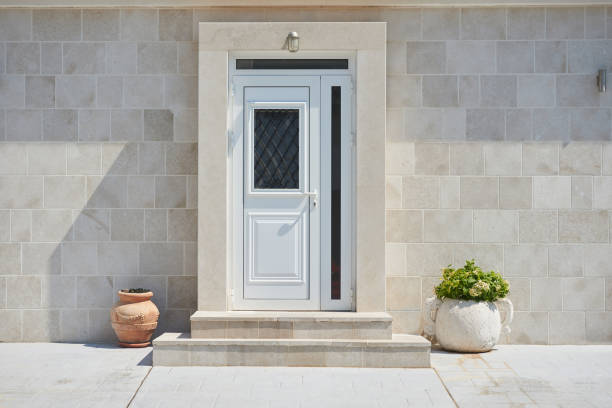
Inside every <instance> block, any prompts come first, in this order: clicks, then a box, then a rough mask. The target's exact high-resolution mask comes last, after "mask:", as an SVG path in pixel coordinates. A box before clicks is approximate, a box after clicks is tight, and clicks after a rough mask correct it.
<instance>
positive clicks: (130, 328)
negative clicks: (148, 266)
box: [110, 291, 159, 347]
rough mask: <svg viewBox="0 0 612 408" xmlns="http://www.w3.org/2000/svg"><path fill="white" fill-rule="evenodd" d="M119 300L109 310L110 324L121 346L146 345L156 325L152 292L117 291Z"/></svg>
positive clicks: (155, 311) (157, 311)
mask: <svg viewBox="0 0 612 408" xmlns="http://www.w3.org/2000/svg"><path fill="white" fill-rule="evenodd" d="M118 295H119V301H118V302H117V303H115V305H114V306H113V308H112V309H111V312H110V318H111V324H112V326H113V330H115V334H116V335H117V337H118V338H119V345H120V346H121V347H146V346H148V345H150V344H151V336H153V332H154V331H155V328H156V327H157V319H158V318H159V310H158V309H157V306H155V303H153V302H152V301H151V298H152V297H153V292H145V293H127V292H122V291H119V292H118Z"/></svg>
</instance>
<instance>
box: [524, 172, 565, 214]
mask: <svg viewBox="0 0 612 408" xmlns="http://www.w3.org/2000/svg"><path fill="white" fill-rule="evenodd" d="M571 190H572V187H571V177H557V176H541V177H534V178H533V204H534V207H535V208H571V206H572V198H571V197H572V193H571Z"/></svg>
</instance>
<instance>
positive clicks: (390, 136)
mask: <svg viewBox="0 0 612 408" xmlns="http://www.w3.org/2000/svg"><path fill="white" fill-rule="evenodd" d="M385 133H386V134H385V137H386V140H387V141H402V140H404V139H405V134H406V132H405V129H404V110H403V109H401V108H399V109H391V108H387V128H386V132H385Z"/></svg>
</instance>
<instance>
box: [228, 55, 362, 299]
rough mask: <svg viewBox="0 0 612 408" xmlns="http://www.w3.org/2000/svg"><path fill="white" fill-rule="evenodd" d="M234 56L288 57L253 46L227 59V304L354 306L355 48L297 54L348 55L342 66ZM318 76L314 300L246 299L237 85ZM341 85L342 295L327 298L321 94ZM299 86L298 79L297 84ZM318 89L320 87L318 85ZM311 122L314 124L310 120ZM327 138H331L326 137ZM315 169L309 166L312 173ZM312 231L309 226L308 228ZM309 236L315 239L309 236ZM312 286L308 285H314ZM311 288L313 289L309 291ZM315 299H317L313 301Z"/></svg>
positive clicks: (326, 105)
mask: <svg viewBox="0 0 612 408" xmlns="http://www.w3.org/2000/svg"><path fill="white" fill-rule="evenodd" d="M238 58H285V59H286V58H287V54H286V53H283V52H256V53H252V52H251V53H233V54H232V55H231V56H230V59H229V68H230V69H229V84H228V98H229V106H230V107H231V110H232V113H231V119H230V120H231V122H230V123H231V126H230V139H229V145H228V148H229V149H228V150H229V151H228V153H229V167H228V173H229V176H230V182H231V187H230V189H229V191H230V196H229V197H228V204H229V208H230V209H232V211H231V215H230V216H229V217H228V218H229V219H228V223H229V226H230V231H231V236H230V237H229V238H230V239H229V241H230V243H231V244H232V250H231V251H230V252H231V255H230V258H229V259H228V263H229V266H230V269H231V271H232V272H231V273H230V276H231V280H230V282H228V284H229V287H230V288H231V289H230V298H231V306H230V308H231V309H233V310H262V309H264V310H268V309H272V310H322V311H324V310H336V311H339V310H346V311H350V310H355V301H356V300H355V296H354V294H355V290H354V287H355V271H354V267H353V265H355V259H354V257H355V248H354V246H355V245H354V244H355V240H354V236H353V230H352V226H353V224H354V214H355V211H354V197H355V188H354V184H353V174H354V171H355V167H354V163H355V159H354V154H355V131H354V130H355V127H354V121H353V117H354V116H353V111H354V109H355V107H354V105H355V100H354V92H353V90H354V77H353V72H354V64H355V60H354V53H351V52H340V53H329V52H308V53H301V54H300V55H299V56H297V57H296V58H302V59H313V58H324V59H325V58H346V59H348V61H349V64H348V69H342V70H338V69H335V70H318V69H317V70H292V69H290V70H243V69H241V70H236V69H235V66H236V64H235V61H236V59H238ZM311 77H316V78H317V80H318V82H319V84H320V88H319V89H320V94H321V95H320V103H319V106H318V109H319V112H320V114H319V115H318V116H319V118H320V123H319V124H318V127H319V132H320V136H319V140H320V143H321V145H320V146H318V145H317V146H316V147H315V146H313V145H312V143H311V149H318V150H319V151H320V155H319V157H320V160H319V163H320V166H319V169H316V170H315V173H314V176H315V177H319V179H320V191H319V200H320V206H319V207H320V208H321V209H326V210H327V211H318V212H317V213H318V214H317V215H318V216H319V218H320V229H319V232H318V235H319V239H318V242H319V245H320V247H319V250H317V251H313V248H311V250H310V253H311V256H310V261H311V262H317V263H318V264H319V268H318V270H319V277H318V281H313V280H311V283H312V288H314V287H315V284H316V287H317V292H318V293H317V294H316V296H315V297H316V302H314V301H313V302H309V306H308V307H302V306H299V302H297V301H293V303H294V305H295V306H292V305H291V304H290V303H287V302H283V301H273V300H269V301H262V300H246V299H244V293H243V288H244V287H243V285H244V283H243V279H244V275H243V273H244V272H243V271H244V259H243V258H244V247H243V243H244V238H243V235H242V232H243V231H244V225H243V222H244V220H243V219H242V218H240V217H242V215H241V214H242V213H243V206H242V204H243V201H242V200H243V194H244V192H243V190H242V189H243V188H245V187H243V186H244V180H242V176H243V174H244V173H243V170H242V166H243V163H245V161H244V157H243V156H242V154H243V146H244V144H243V143H244V141H242V140H237V139H238V137H239V135H240V134H242V132H243V130H242V126H243V119H242V117H241V115H238V114H237V112H238V111H241V110H242V107H241V106H240V104H243V103H244V101H243V95H240V90H241V89H242V87H244V86H245V85H246V84H248V83H249V81H254V82H255V83H256V82H258V81H259V78H261V81H263V83H266V82H265V81H266V79H271V78H274V81H275V85H276V86H279V83H280V84H282V83H285V84H287V85H285V86H291V85H294V84H296V83H299V82H300V81H301V82H302V83H304V84H306V83H308V78H311ZM336 85H338V86H341V87H342V97H341V98H342V101H343V103H342V105H341V106H342V107H341V121H342V123H343V124H348V126H342V132H341V141H342V143H341V144H342V153H341V155H342V168H341V174H342V181H341V185H342V192H341V194H342V198H341V203H342V209H341V228H342V232H341V234H342V237H344V238H345V239H343V240H342V245H341V253H342V257H341V265H342V272H343V273H342V277H341V298H340V299H331V270H330V266H331V226H330V222H331V182H330V180H329V177H327V178H323V177H321V175H323V174H327V175H329V176H331V95H323V92H324V89H325V90H328V89H329V90H331V86H336ZM295 86H297V85H295ZM317 91H319V90H317ZM311 126H314V125H313V124H312V121H311ZM326 142H329V143H326ZM312 175H313V173H312V172H311V176H312ZM311 231H312V229H311ZM311 242H313V241H312V240H311ZM312 288H311V289H312ZM312 293H313V291H312V290H311V294H312ZM315 303H317V304H316V305H315Z"/></svg>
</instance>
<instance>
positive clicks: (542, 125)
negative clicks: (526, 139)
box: [532, 109, 570, 141]
mask: <svg viewBox="0 0 612 408" xmlns="http://www.w3.org/2000/svg"><path fill="white" fill-rule="evenodd" d="M532 112H533V139H534V140H538V141H540V140H542V141H567V140H569V138H570V135H569V129H570V114H569V111H568V110H560V109H533V110H532Z"/></svg>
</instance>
